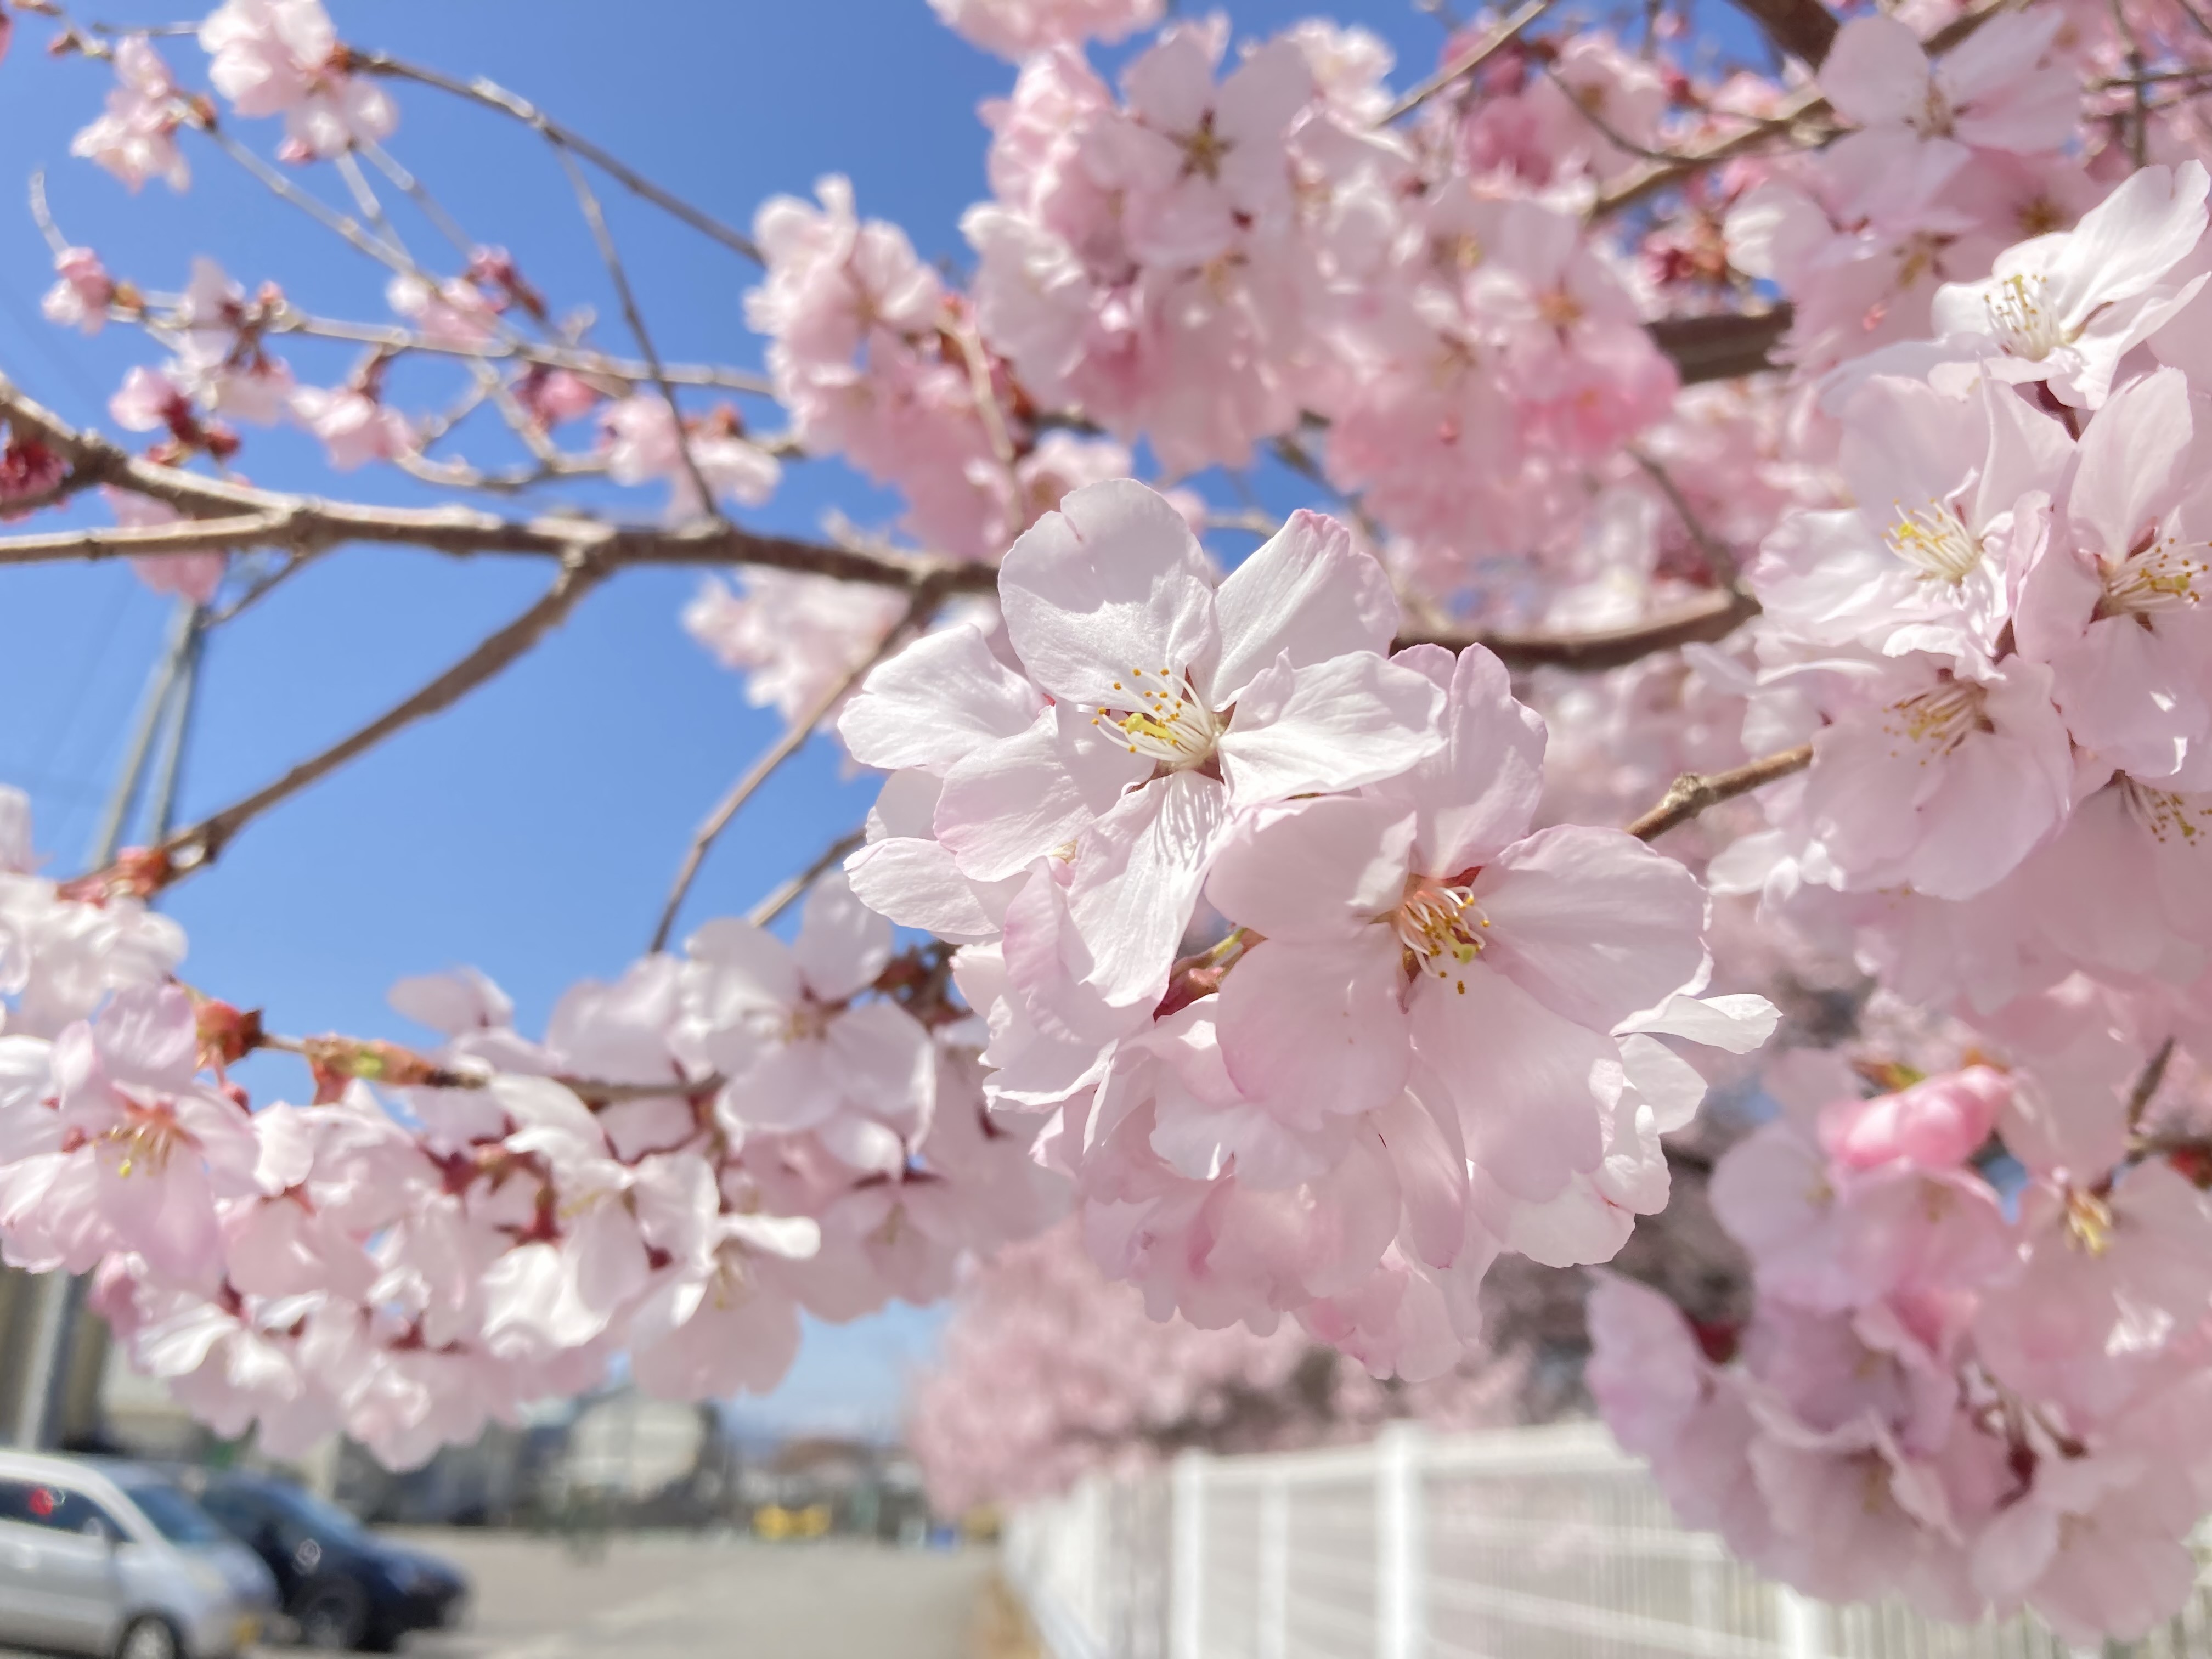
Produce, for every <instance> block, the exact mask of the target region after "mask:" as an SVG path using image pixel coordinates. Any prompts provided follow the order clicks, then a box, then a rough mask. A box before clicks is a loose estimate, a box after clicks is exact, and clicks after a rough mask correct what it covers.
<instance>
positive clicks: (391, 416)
mask: <svg viewBox="0 0 2212 1659" xmlns="http://www.w3.org/2000/svg"><path fill="white" fill-rule="evenodd" d="M292 414H293V416H294V418H295V419H296V420H297V421H298V422H300V424H301V425H302V426H304V427H306V428H307V430H308V431H310V432H312V433H313V434H314V435H315V436H317V437H318V438H319V439H321V440H322V441H323V447H324V448H325V450H326V451H328V452H329V454H330V458H331V465H332V466H334V467H336V468H337V470H338V471H341V472H351V471H354V470H355V469H356V468H357V467H362V466H366V465H368V464H369V463H370V462H372V461H388V460H390V459H392V458H393V457H394V456H396V455H404V454H406V453H409V452H410V451H411V450H412V449H413V448H414V447H415V433H414V428H412V427H411V426H410V425H409V423H408V421H407V417H406V416H404V415H402V414H401V413H400V412H399V411H398V410H396V409H390V408H387V407H386V406H385V405H384V404H382V403H380V402H379V401H378V400H377V399H376V398H374V397H372V396H370V395H369V393H368V392H363V391H361V390H358V389H356V388H355V387H352V386H337V387H333V388H331V389H330V390H328V391H325V390H324V389H323V388H321V387H319V386H301V387H300V388H299V389H298V390H297V391H295V392H293V393H292Z"/></svg>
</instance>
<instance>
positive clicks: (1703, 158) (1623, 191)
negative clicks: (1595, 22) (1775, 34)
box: [1589, 0, 2021, 219]
mask: <svg viewBox="0 0 2212 1659" xmlns="http://www.w3.org/2000/svg"><path fill="white" fill-rule="evenodd" d="M1772 3H1774V4H1776V5H1783V4H1787V3H1790V0H1772ZM2020 4H2021V0H1978V3H1977V4H1976V5H1974V6H1973V7H1972V8H1971V9H1968V10H1967V11H1965V12H1963V13H1961V14H1960V15H1959V16H1957V17H1955V18H1954V19H1953V20H1952V21H1950V22H1948V23H1946V24H1945V25H1944V26H1943V27H1942V28H1940V29H1937V30H1936V32H1935V33H1933V34H1931V35H1929V37H1928V38H1927V39H1926V40H1923V41H1922V42H1921V46H1922V48H1923V50H1924V51H1925V52H1927V53H1928V54H1929V57H1931V58H1933V57H1938V56H1941V55H1942V53H1944V52H1948V51H1949V50H1950V49H1951V48H1952V47H1954V46H1957V45H1958V44H1959V43H1960V41H1962V40H1966V38H1967V37H1968V36H1969V35H1971V34H1972V33H1974V31H1975V30H1977V29H1978V28H1979V27H1981V26H1982V25H1983V24H1984V23H1986V22H1988V21H1990V18H1992V17H1995V16H1996V15H1998V14H1999V13H2000V12H2006V11H2010V10H2012V9H2014V8H2015V7H2016V6H2018V5H2020ZM1745 9H1747V10H1748V9H1750V7H1749V6H1748V5H1747V6H1746V8H1745ZM1827 113H1828V100H1826V99H1825V98H1823V97H1821V96H1820V92H1819V90H1818V88H1811V87H1808V88H1806V89H1805V90H1804V91H1802V92H1801V93H1799V94H1797V95H1796V97H1795V98H1792V99H1790V100H1789V101H1788V102H1787V103H1785V104H1784V105H1783V106H1782V107H1781V108H1779V109H1778V110H1777V111H1776V112H1774V114H1773V115H1772V116H1771V118H1768V119H1767V120H1765V121H1762V122H1760V123H1759V124H1758V125H1755V126H1752V127H1749V128H1747V129H1746V130H1745V131H1741V132H1738V133H1733V134H1731V135H1730V136H1729V137H1726V138H1721V139H1716V140H1715V141H1714V142H1712V143H1709V144H1707V145H1705V146H1704V147H1703V148H1702V149H1695V150H1691V151H1687V152H1686V153H1685V154H1684V155H1682V156H1681V157H1680V159H1679V160H1677V161H1664V162H1654V163H1652V164H1651V165H1650V166H1649V167H1639V168H1638V169H1637V170H1636V171H1635V172H1633V173H1629V174H1627V175H1626V176H1625V177H1623V178H1622V179H1620V180H1619V181H1617V182H1616V183H1614V184H1613V185H1612V186H1611V187H1610V188H1608V189H1606V190H1603V191H1600V192H1599V193H1598V197H1597V199H1596V201H1595V202H1594V203H1592V204H1590V210H1589V216H1590V217H1591V218H1593V219H1602V218H1604V217H1605V216H1607V214H1612V213H1618V212H1619V211H1620V210H1621V209H1623V208H1625V207H1629V206H1632V205H1633V204H1636V203H1638V202H1640V201H1642V200H1643V199H1644V197H1647V196H1650V195H1651V194H1652V193H1653V192H1654V191H1661V190H1664V189H1665V188H1666V187H1667V186H1668V185H1673V184H1676V183H1679V182H1680V180H1682V179H1686V178H1688V177H1689V176H1690V175H1691V174H1692V173H1698V172H1700V171H1702V170H1703V169H1705V168H1706V167H1711V166H1713V165H1714V164H1715V163H1716V162H1720V161H1727V160H1729V158H1730V157H1732V156H1736V155H1742V154H1743V153H1744V152H1745V151H1746V150H1747V149H1751V148H1752V147H1753V145H1755V144H1757V143H1759V141H1760V140H1761V139H1764V138H1769V137H1773V136H1774V135H1775V134H1777V133H1781V132H1786V131H1789V130H1790V128H1791V127H1794V126H1796V125H1797V124H1798V123H1799V122H1801V121H1808V120H1811V119H1813V118H1815V117H1817V116H1822V115H1826V114H1827Z"/></svg>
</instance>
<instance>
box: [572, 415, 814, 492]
mask: <svg viewBox="0 0 2212 1659" xmlns="http://www.w3.org/2000/svg"><path fill="white" fill-rule="evenodd" d="M599 419H600V422H601V426H602V428H603V429H604V432H605V454H606V462H607V476H608V477H611V478H612V479H613V480H614V481H615V482H616V483H620V484H639V483H646V482H647V480H648V479H653V478H665V479H667V480H668V510H669V513H670V515H671V517H673V518H679V519H680V518H689V517H692V516H694V515H696V514H697V513H703V512H706V511H707V510H708V503H706V502H705V501H701V500H700V499H699V490H698V486H697V484H696V483H694V482H693V479H692V476H691V471H692V468H693V467H695V466H696V468H697V469H698V472H699V476H700V477H701V478H702V479H704V480H705V481H706V484H707V487H708V489H711V490H713V491H714V493H715V495H718V496H720V497H722V498H723V499H726V500H728V501H737V502H739V503H741V504H743V505H744V506H747V507H757V506H759V505H760V503H761V502H763V501H766V500H767V499H768V498H769V496H770V495H773V494H774V493H775V485H776V480H777V479H778V478H779V477H781V474H782V469H781V467H779V466H778V465H777V464H776V460H775V457H774V456H773V455H770V454H769V453H768V452H767V451H766V450H763V449H762V448H760V447H758V446H757V445H756V444H754V443H752V442H750V441H749V440H747V439H746V438H744V436H743V435H741V434H740V433H739V432H738V430H737V429H736V428H735V427H734V426H733V425H732V424H730V423H728V422H714V421H708V422H688V421H687V422H685V423H684V426H683V427H682V428H680V429H679V428H678V425H677V417H676V413H675V411H674V410H671V409H670V408H669V406H668V400H667V399H666V398H663V397H661V396H660V395H659V393H658V392H635V393H633V394H632V395H631V396H629V397H628V398H623V399H622V400H621V401H620V402H618V403H614V404H609V405H608V406H607V407H606V408H605V410H601V411H600V416H599ZM687 450H688V451H689V452H690V464H689V465H687V464H686V462H685V459H684V455H685V452H686V451H687Z"/></svg>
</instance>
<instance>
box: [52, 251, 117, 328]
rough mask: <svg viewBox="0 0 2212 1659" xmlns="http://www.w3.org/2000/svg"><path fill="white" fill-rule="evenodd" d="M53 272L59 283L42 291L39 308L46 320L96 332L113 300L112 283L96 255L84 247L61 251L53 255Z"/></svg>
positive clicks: (67, 326) (103, 324) (113, 286)
mask: <svg viewBox="0 0 2212 1659" xmlns="http://www.w3.org/2000/svg"><path fill="white" fill-rule="evenodd" d="M54 271H55V274H56V275H57V276H59V277H60V279H61V280H60V281H58V282H57V283H55V284H54V285H53V287H52V288H51V289H47V290H46V298H45V299H44V300H43V301H40V307H39V308H40V311H42V312H44V313H46V320H47V321H48V322H50V323H53V324H57V325H59V326H61V327H63V328H74V329H76V330H77V331H79V332H81V333H84V334H97V333H99V332H100V329H101V328H102V327H104V326H105V325H106V322H107V307H108V304H109V302H110V301H112V300H113V299H114V297H115V284H114V283H113V282H112V280H111V279H110V278H109V276H108V275H107V268H106V266H105V265H103V264H100V255H98V254H97V253H95V252H93V251H92V250H91V249H90V248H88V247H72V248H64V249H63V250H62V251H61V252H59V253H58V254H56V255H55V256H54Z"/></svg>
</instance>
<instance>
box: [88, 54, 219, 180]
mask: <svg viewBox="0 0 2212 1659" xmlns="http://www.w3.org/2000/svg"><path fill="white" fill-rule="evenodd" d="M115 78H116V81H117V82H118V85H117V86H116V88H115V90H114V91H112V92H111V93H109V94H107V112H106V114H105V115H103V116H101V117H100V118H99V119H98V120H96V121H94V123H93V124H92V125H90V126H88V127H87V128H85V129H84V131H82V132H80V133H78V134H77V136H76V139H75V140H74V141H72V142H71V143H70V155H81V156H83V157H85V158H86V159H87V160H88V161H95V162H97V163H98V164H99V165H100V166H101V167H106V169H107V170H108V171H109V172H110V173H113V174H114V175H115V176H116V177H117V178H118V179H121V180H122V181H123V182H124V183H125V185H129V186H130V187H131V190H132V191H134V192H135V191H137V190H138V189H139V188H140V187H141V186H143V185H144V184H145V182H146V181H147V180H148V179H161V180H162V181H163V182H164V183H166V184H167V185H168V186H169V188H170V189H171V190H178V191H180V190H183V189H184V188H185V187H186V186H187V185H190V184H191V180H192V170H191V164H190V163H189V162H187V161H185V155H184V152H183V151H182V150H180V149H178V148H177V136H176V135H177V129H178V128H179V126H181V125H184V123H185V109H184V105H183V101H182V94H179V91H178V90H177V83H176V81H175V79H174V78H173V76H171V75H170V73H169V66H168V65H167V64H166V63H164V62H163V61H162V60H161V53H160V52H156V51H155V49H154V46H153V43H152V42H150V41H149V40H147V38H146V37H145V36H144V35H143V34H126V35H125V36H124V37H123V38H122V39H121V40H118V41H117V42H116V43H115Z"/></svg>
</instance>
